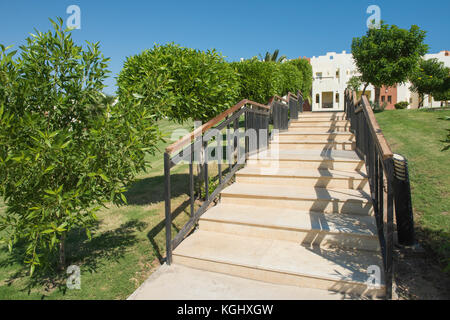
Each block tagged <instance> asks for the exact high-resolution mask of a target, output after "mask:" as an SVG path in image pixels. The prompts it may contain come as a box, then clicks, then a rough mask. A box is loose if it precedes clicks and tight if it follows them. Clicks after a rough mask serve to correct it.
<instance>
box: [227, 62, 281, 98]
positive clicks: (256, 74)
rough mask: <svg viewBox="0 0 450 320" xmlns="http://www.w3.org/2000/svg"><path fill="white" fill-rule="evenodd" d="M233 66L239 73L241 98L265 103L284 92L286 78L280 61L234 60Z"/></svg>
mask: <svg viewBox="0 0 450 320" xmlns="http://www.w3.org/2000/svg"><path fill="white" fill-rule="evenodd" d="M231 66H232V67H233V68H235V70H236V71H237V72H238V73H239V77H240V79H239V83H240V85H241V93H240V98H241V99H250V100H253V101H256V102H259V103H264V104H265V103H267V101H268V100H269V99H270V98H271V97H273V96H274V95H280V94H281V93H282V91H283V81H284V80H283V74H282V72H281V70H280V67H279V64H278V63H276V62H261V61H258V60H255V59H252V60H245V61H242V62H232V63H231Z"/></svg>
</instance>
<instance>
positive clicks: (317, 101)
mask: <svg viewBox="0 0 450 320" xmlns="http://www.w3.org/2000/svg"><path fill="white" fill-rule="evenodd" d="M319 99H320V96H319V94H316V103H319Z"/></svg>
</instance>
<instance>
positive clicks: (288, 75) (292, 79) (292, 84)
mask: <svg viewBox="0 0 450 320" xmlns="http://www.w3.org/2000/svg"><path fill="white" fill-rule="evenodd" d="M279 68H280V71H281V74H282V78H283V80H282V84H283V88H282V90H281V95H283V96H284V95H286V94H288V92H289V91H290V92H292V93H295V94H297V91H298V90H301V87H302V83H303V74H302V73H301V72H300V70H298V69H297V68H296V67H295V66H294V65H292V64H289V63H281V64H279Z"/></svg>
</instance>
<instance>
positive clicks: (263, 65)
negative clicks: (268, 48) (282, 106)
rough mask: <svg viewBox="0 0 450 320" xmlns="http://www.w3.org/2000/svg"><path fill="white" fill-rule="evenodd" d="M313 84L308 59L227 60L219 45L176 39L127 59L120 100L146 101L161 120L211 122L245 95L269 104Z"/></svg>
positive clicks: (120, 75)
mask: <svg viewBox="0 0 450 320" xmlns="http://www.w3.org/2000/svg"><path fill="white" fill-rule="evenodd" d="M311 85H312V69H311V65H310V64H309V62H308V61H307V60H302V59H297V60H291V61H289V62H286V63H278V62H273V61H270V62H261V61H259V60H257V59H251V60H245V61H242V62H232V63H227V62H226V61H225V60H224V58H223V56H222V55H221V54H220V53H218V52H216V51H215V50H212V51H206V52H203V51H199V50H194V49H190V48H184V47H180V46H179V45H176V44H173V43H170V44H167V45H163V46H160V45H155V46H154V47H153V48H152V49H150V50H145V51H143V52H142V53H140V54H137V55H135V56H132V57H129V58H127V60H126V62H125V64H124V67H123V69H122V71H121V72H120V74H119V77H118V80H117V86H118V92H117V93H118V97H119V101H120V102H123V103H127V104H128V103H131V104H133V103H136V104H137V103H141V104H143V105H145V106H146V108H147V109H150V113H151V114H153V115H154V117H155V119H160V118H162V117H169V118H170V119H172V120H175V121H178V122H184V121H186V120H188V119H194V120H201V121H203V122H205V121H208V120H210V119H211V118H213V117H214V116H216V115H217V114H219V113H220V112H222V111H224V110H226V109H228V108H229V107H231V106H233V105H234V104H236V103H237V102H238V101H239V100H241V99H250V100H253V101H256V102H259V103H263V104H265V103H267V102H268V100H269V99H270V98H271V97H273V96H274V95H280V96H283V95H286V94H287V93H288V92H289V91H291V92H292V93H297V90H301V91H302V92H303V93H304V95H305V97H308V96H309V93H310V90H311Z"/></svg>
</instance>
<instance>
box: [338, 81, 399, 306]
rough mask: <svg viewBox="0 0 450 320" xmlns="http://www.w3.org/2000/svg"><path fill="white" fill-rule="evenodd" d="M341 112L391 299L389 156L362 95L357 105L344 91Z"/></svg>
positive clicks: (390, 157) (390, 155) (392, 200)
mask: <svg viewBox="0 0 450 320" xmlns="http://www.w3.org/2000/svg"><path fill="white" fill-rule="evenodd" d="M344 110H345V114H346V118H347V119H348V120H350V130H351V131H352V132H353V133H354V135H355V138H356V152H357V153H358V155H359V156H360V157H361V158H363V159H364V161H365V164H366V170H367V175H368V179H369V185H370V193H371V199H372V204H373V208H374V212H375V220H376V224H377V230H378V238H379V241H380V247H381V254H382V257H383V267H384V275H385V287H386V298H387V299H391V298H392V278H393V268H392V263H393V248H394V189H393V169H394V167H393V154H392V151H391V149H390V147H389V144H388V143H387V141H386V139H385V138H384V135H383V134H382V132H381V129H380V127H379V125H378V123H377V121H376V119H375V116H374V114H373V111H372V109H371V107H370V104H369V101H368V100H367V97H366V96H365V95H363V96H362V97H361V99H360V100H359V101H357V100H356V93H355V92H354V91H350V90H348V89H347V90H346V91H345V105H344ZM385 180H386V181H385ZM385 193H386V198H385ZM385 201H386V206H385Z"/></svg>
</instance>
